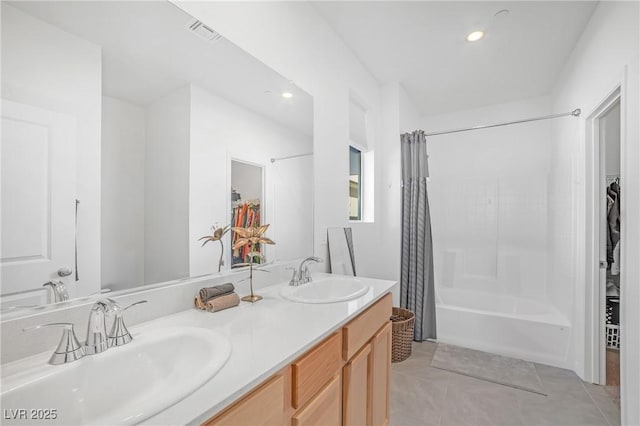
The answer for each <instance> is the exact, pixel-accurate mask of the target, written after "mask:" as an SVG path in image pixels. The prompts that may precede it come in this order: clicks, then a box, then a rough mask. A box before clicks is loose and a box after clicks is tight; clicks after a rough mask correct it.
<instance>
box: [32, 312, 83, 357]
mask: <svg viewBox="0 0 640 426" xmlns="http://www.w3.org/2000/svg"><path fill="white" fill-rule="evenodd" d="M45 327H62V328H63V332H62V338H61V339H60V343H58V347H57V348H56V350H55V351H53V354H52V355H51V358H49V364H52V365H58V364H67V363H70V362H73V361H76V360H79V359H80V358H82V357H83V356H84V348H83V347H82V345H80V342H79V341H78V338H77V337H76V333H75V332H74V330H73V324H72V323H69V322H54V323H48V324H39V325H34V326H32V327H26V328H23V329H22V331H33V330H38V329H41V328H45Z"/></svg>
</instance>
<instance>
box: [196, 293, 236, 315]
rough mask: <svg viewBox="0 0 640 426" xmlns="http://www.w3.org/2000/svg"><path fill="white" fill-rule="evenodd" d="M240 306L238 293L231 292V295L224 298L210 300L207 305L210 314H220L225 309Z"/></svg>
mask: <svg viewBox="0 0 640 426" xmlns="http://www.w3.org/2000/svg"><path fill="white" fill-rule="evenodd" d="M239 304H240V297H238V293H236V292H231V293H229V294H225V295H224V296H220V297H216V298H214V299H209V300H208V301H207V302H206V303H205V305H206V306H207V311H209V312H218V311H221V310H223V309H227V308H232V307H234V306H238V305H239Z"/></svg>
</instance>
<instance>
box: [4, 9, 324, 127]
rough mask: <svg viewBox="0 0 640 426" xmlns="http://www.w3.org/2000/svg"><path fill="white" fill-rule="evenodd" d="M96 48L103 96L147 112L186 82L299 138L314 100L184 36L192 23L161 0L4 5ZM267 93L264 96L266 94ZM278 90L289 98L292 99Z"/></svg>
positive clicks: (242, 59)
mask: <svg viewBox="0 0 640 426" xmlns="http://www.w3.org/2000/svg"><path fill="white" fill-rule="evenodd" d="M10 4H11V5H12V6H15V7H17V8H19V9H21V10H22V11H24V12H26V13H28V14H30V15H33V16H35V17H37V18H39V19H41V20H43V21H45V22H48V23H50V24H52V25H55V26H57V27H60V28H62V29H63V30H65V31H67V32H69V33H72V34H75V35H77V36H79V37H81V38H83V39H86V40H89V41H91V42H93V43H96V44H98V45H100V46H102V64H103V93H104V94H105V95H108V96H112V97H116V98H119V99H123V100H127V101H130V102H133V103H136V104H139V105H148V104H150V103H152V102H153V101H155V100H157V99H159V98H161V97H162V96H164V95H166V94H168V93H170V92H171V91H173V90H175V89H177V88H180V87H183V86H184V85H186V84H188V83H193V84H195V85H197V86H200V87H202V88H204V89H207V90H209V91H211V92H214V93H217V94H218V95H220V96H222V97H224V98H226V99H228V100H230V101H232V102H235V103H236V104H239V105H242V106H244V107H246V108H248V109H250V110H253V111H255V112H257V113H259V114H261V115H263V116H266V117H267V118H270V119H272V120H274V121H277V122H279V123H281V124H283V125H285V126H288V127H291V128H294V129H296V130H298V131H300V132H302V133H304V134H306V135H312V133H313V99H312V98H311V96H310V95H309V94H307V93H306V92H304V91H302V90H301V89H299V88H298V87H296V86H295V85H294V84H293V83H291V82H290V81H289V80H287V79H286V78H284V77H283V76H281V75H280V74H278V73H276V72H275V71H273V70H272V69H271V68H269V67H267V66H266V65H265V64H263V63H262V62H260V61H259V60H257V59H256V58H254V57H253V56H251V55H249V54H248V53H246V52H245V51H243V50H242V49H240V48H239V47H237V46H236V45H234V44H233V43H231V42H230V41H228V40H226V39H224V38H222V39H220V40H219V41H217V42H215V43H210V42H207V41H205V40H203V39H201V38H199V37H198V36H196V35H195V34H193V33H191V32H190V31H188V30H187V26H188V24H189V23H190V22H192V21H193V18H192V17H191V16H189V15H188V14H186V13H185V12H184V11H182V10H181V9H179V8H177V7H176V6H174V5H173V4H171V3H169V2H166V1H153V2H149V1H124V2H113V1H98V2H94V1H87V2H80V1H62V2H59V1H41V2H30V1H29V2H11V3H10ZM265 91H270V92H271V93H265ZM283 91H288V92H291V93H293V94H294V97H293V98H291V99H285V98H283V97H282V96H281V93H282V92H283Z"/></svg>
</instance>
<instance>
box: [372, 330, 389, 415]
mask: <svg viewBox="0 0 640 426" xmlns="http://www.w3.org/2000/svg"><path fill="white" fill-rule="evenodd" d="M390 379H391V322H389V323H388V324H387V325H385V326H384V327H383V328H382V329H381V330H380V331H379V332H378V333H377V334H376V335H375V336H374V337H373V340H372V341H371V356H370V375H369V385H370V386H371V388H370V394H371V400H370V402H369V405H370V407H369V408H370V419H371V425H372V426H385V425H387V424H389V391H390V389H389V387H390Z"/></svg>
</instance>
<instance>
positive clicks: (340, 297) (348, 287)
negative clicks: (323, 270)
mask: <svg viewBox="0 0 640 426" xmlns="http://www.w3.org/2000/svg"><path fill="white" fill-rule="evenodd" d="M368 291H369V286H368V285H367V284H365V283H364V282H362V281H361V280H359V279H358V278H355V277H341V276H335V277H326V278H321V279H319V280H316V281H312V282H310V283H307V284H301V285H299V286H289V285H287V286H285V287H283V288H282V290H281V292H280V294H281V295H282V297H284V298H285V299H288V300H291V301H293V302H299V303H336V302H344V301H346V300H351V299H356V298H358V297H360V296H363V295H365V294H366V293H367V292H368Z"/></svg>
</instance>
